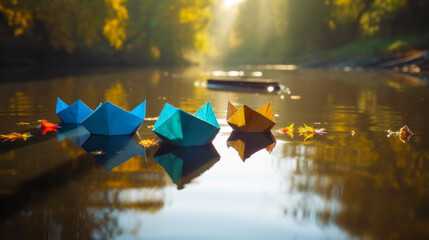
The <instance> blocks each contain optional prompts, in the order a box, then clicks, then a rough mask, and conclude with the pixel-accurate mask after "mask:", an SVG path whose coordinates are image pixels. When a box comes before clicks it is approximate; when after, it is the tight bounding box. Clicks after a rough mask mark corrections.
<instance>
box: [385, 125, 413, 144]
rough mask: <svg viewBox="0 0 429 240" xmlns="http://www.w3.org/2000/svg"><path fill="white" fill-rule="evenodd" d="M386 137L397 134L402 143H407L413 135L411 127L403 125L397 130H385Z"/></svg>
mask: <svg viewBox="0 0 429 240" xmlns="http://www.w3.org/2000/svg"><path fill="white" fill-rule="evenodd" d="M387 133H388V134H387V137H390V136H392V135H397V136H398V137H399V140H401V142H403V143H407V142H409V141H410V139H411V136H413V135H414V133H413V131H411V129H410V128H409V127H408V126H407V125H405V126H403V127H402V128H401V129H400V130H399V131H396V132H394V131H392V130H390V129H389V130H387Z"/></svg>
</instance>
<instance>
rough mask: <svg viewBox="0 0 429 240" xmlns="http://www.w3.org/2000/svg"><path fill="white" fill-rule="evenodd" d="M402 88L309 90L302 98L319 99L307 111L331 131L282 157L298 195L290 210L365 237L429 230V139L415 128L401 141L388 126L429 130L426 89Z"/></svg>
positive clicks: (418, 234)
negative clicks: (389, 130)
mask: <svg viewBox="0 0 429 240" xmlns="http://www.w3.org/2000/svg"><path fill="white" fill-rule="evenodd" d="M355 80H356V79H355ZM359 80H360V79H359ZM381 80H383V79H381ZM307 81H308V80H307ZM321 81H323V80H321ZM309 82H310V81H308V82H306V81H304V82H302V81H301V82H300V84H302V85H303V84H305V83H309ZM364 83H365V82H364ZM374 83H375V82H374ZM374 83H373V84H374ZM332 84H335V88H332ZM405 87H406V86H405ZM297 88H298V87H297ZM403 89H404V86H402V87H401V88H400V89H394V88H391V87H389V86H387V85H384V84H379V85H361V84H357V83H350V84H348V83H347V82H346V81H342V82H340V81H338V82H336V81H333V82H330V83H328V82H326V85H325V86H324V85H323V83H322V84H321V86H320V87H319V88H317V89H316V88H309V89H308V90H307V89H304V90H303V91H304V92H303V96H311V99H309V100H306V99H305V98H304V99H303V100H302V101H303V102H302V103H300V104H301V105H304V104H305V105H306V106H309V105H311V104H314V105H316V106H317V109H312V108H311V110H314V111H315V112H314V113H312V115H310V117H308V118H311V116H318V117H320V120H323V121H327V122H328V126H327V128H328V131H329V134H328V135H327V136H323V137H318V138H316V139H314V140H313V141H311V142H308V143H297V142H296V143H295V142H292V143H290V144H285V145H283V146H282V147H283V148H284V149H283V152H282V153H281V157H282V158H283V157H286V159H288V160H286V159H285V160H283V161H279V165H280V168H281V169H284V168H288V170H291V172H292V175H291V176H290V178H291V179H290V182H291V185H290V189H288V191H290V192H294V191H296V192H298V193H299V198H300V200H299V201H297V203H296V206H293V207H292V209H287V210H286V212H287V214H291V215H292V216H294V217H295V218H296V219H297V221H302V220H303V219H304V220H305V219H312V218H314V219H315V221H317V222H319V223H321V224H322V225H329V224H332V223H334V224H336V225H338V226H339V227H341V228H343V229H344V230H346V231H347V232H349V234H350V235H353V236H359V237H363V238H371V239H372V238H374V239H389V238H392V239H416V238H427V237H429V210H428V209H429V203H428V201H427V200H429V194H428V191H427V189H429V188H428V187H429V183H428V182H429V174H428V172H429V171H428V170H429V165H428V163H427V161H426V160H427V159H428V158H429V150H428V148H427V144H425V142H427V141H428V140H429V139H428V137H427V136H426V135H419V134H417V135H415V136H413V137H412V139H411V141H410V142H408V143H407V144H403V143H402V142H401V141H400V140H399V139H397V138H387V136H386V135H387V133H386V132H385V131H386V130H387V129H390V128H392V130H399V128H401V127H402V126H403V125H405V124H407V125H412V126H413V127H411V129H412V130H413V131H414V132H420V133H424V132H427V131H428V125H427V124H426V123H425V121H424V119H425V118H427V117H428V115H427V114H426V113H425V112H426V111H424V109H425V106H424V104H423V102H422V101H421V100H420V99H421V98H426V97H427V91H426V92H425V91H424V90H422V89H416V90H415V91H403ZM295 91H296V89H295ZM297 105H298V104H297ZM295 110H296V109H293V106H292V110H290V112H299V111H298V110H296V111H295ZM355 129H356V135H355V136H351V134H350V131H351V130H355ZM280 148H281V147H280ZM291 159H292V160H291ZM282 171H283V172H285V170H282Z"/></svg>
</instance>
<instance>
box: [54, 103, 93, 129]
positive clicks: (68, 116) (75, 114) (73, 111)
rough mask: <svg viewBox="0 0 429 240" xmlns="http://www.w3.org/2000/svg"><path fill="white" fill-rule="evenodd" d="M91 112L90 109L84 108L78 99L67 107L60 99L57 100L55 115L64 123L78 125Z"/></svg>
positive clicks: (83, 104) (84, 105)
mask: <svg viewBox="0 0 429 240" xmlns="http://www.w3.org/2000/svg"><path fill="white" fill-rule="evenodd" d="M92 112H93V111H92V110H91V108H89V107H88V106H86V104H85V103H83V102H82V101H81V100H80V99H78V100H77V101H76V102H74V103H73V104H71V105H70V106H69V105H67V104H66V103H65V102H63V101H62V100H61V99H60V98H57V110H56V113H57V115H58V117H59V118H60V119H61V121H63V122H64V123H71V124H79V123H81V122H82V121H83V120H85V118H87V117H88V116H89V115H91V113H92Z"/></svg>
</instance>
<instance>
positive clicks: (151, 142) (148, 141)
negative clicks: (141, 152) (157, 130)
mask: <svg viewBox="0 0 429 240" xmlns="http://www.w3.org/2000/svg"><path fill="white" fill-rule="evenodd" d="M139 144H140V145H142V146H143V147H151V146H155V145H157V144H158V141H157V140H155V139H146V140H141V141H140V142H139Z"/></svg>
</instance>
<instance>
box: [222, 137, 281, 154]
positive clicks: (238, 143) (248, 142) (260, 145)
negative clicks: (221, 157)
mask: <svg viewBox="0 0 429 240" xmlns="http://www.w3.org/2000/svg"><path fill="white" fill-rule="evenodd" d="M227 144H228V146H229V147H233V148H234V149H235V150H236V151H237V152H238V155H240V158H241V160H243V161H244V160H246V159H248V158H249V157H250V156H252V155H253V154H254V153H256V152H258V151H259V150H261V149H264V148H265V149H266V150H267V151H268V152H271V151H272V150H273V149H274V147H275V146H276V139H275V138H274V136H273V134H271V132H262V133H245V132H237V131H232V133H231V135H230V136H229V138H228V140H227Z"/></svg>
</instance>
